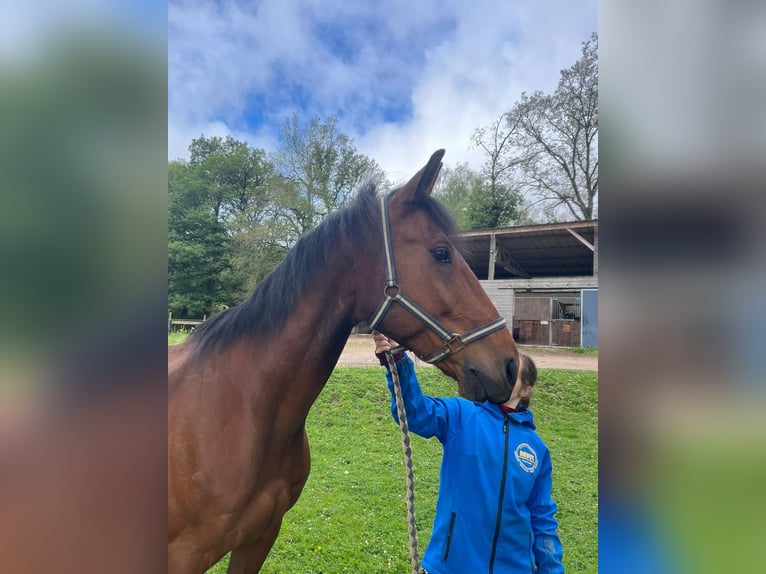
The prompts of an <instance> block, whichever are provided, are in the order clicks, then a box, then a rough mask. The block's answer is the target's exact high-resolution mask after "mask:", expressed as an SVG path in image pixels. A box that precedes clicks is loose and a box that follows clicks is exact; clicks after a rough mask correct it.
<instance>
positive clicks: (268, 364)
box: [168, 150, 518, 574]
mask: <svg viewBox="0 0 766 574" xmlns="http://www.w3.org/2000/svg"><path fill="white" fill-rule="evenodd" d="M443 155H444V150H439V151H438V152H436V153H435V154H434V155H433V156H432V157H431V159H430V161H429V162H428V164H427V165H426V166H425V167H424V168H423V169H421V170H420V171H419V172H418V173H417V174H416V175H415V176H414V177H413V178H412V179H411V180H410V181H409V182H408V183H407V184H406V185H404V186H403V187H401V188H399V189H397V190H395V191H393V192H391V193H390V194H389V195H388V196H387V197H384V198H382V199H379V198H378V197H377V194H376V190H375V186H374V185H368V186H367V187H366V188H364V189H362V190H361V191H360V192H359V194H358V195H357V197H356V199H355V200H354V201H353V202H352V203H351V205H349V206H348V207H346V208H344V209H342V210H340V211H338V212H335V213H333V214H331V215H330V216H328V217H327V218H326V219H325V221H324V222H323V223H322V224H321V225H319V226H318V227H317V228H316V229H314V230H313V231H311V232H310V233H308V234H307V235H305V236H304V237H303V238H301V239H300V241H298V243H297V244H296V246H295V247H294V248H293V249H292V250H291V251H290V253H289V254H288V255H287V257H286V259H285V260H284V262H283V263H282V264H281V265H280V266H279V267H278V268H277V269H276V270H275V271H274V272H273V273H272V274H271V275H270V276H269V277H268V278H267V279H266V280H265V281H263V283H262V284H261V285H260V286H259V287H258V288H257V289H256V290H255V292H254V293H253V294H252V296H251V297H250V298H249V299H248V300H247V301H245V302H244V303H242V304H241V305H239V306H237V307H234V308H232V309H229V310H226V311H224V312H222V313H220V314H218V315H216V316H214V317H212V318H210V319H209V320H208V321H207V322H206V323H204V324H202V325H201V326H200V327H199V328H198V329H197V331H196V332H195V333H194V334H193V335H192V336H191V337H190V338H189V339H188V340H187V341H186V342H185V343H183V344H181V345H178V346H175V347H171V348H170V349H169V353H168V384H169V391H168V392H169V397H168V399H169V420H168V570H169V572H170V573H171V574H173V573H199V572H204V571H205V570H206V569H207V568H209V567H210V566H211V565H212V564H214V563H215V562H216V561H218V560H219V559H220V558H221V557H222V556H223V555H224V554H225V553H226V552H228V551H230V550H232V554H231V562H230V565H229V572H232V573H249V572H258V571H259V570H260V568H261V565H262V564H263V562H264V560H265V559H266V556H267V554H268V552H269V549H270V548H271V546H272V545H273V543H274V540H275V539H276V537H277V534H278V533H279V529H280V526H281V524H282V517H283V515H284V514H285V512H287V510H288V509H289V508H290V507H291V506H292V505H293V504H294V503H295V502H296V500H297V499H298V496H299V495H300V493H301V490H302V489H303V486H304V484H305V482H306V479H307V478H308V475H309V468H310V460H309V445H308V439H307V436H306V430H305V423H306V417H307V415H308V413H309V409H310V408H311V406H312V404H313V403H314V401H315V400H316V398H317V396H318V395H319V393H320V391H321V390H322V387H323V386H324V384H325V383H326V382H327V379H328V378H329V377H330V374H331V373H332V370H333V368H334V367H335V364H336V362H337V361H338V358H339V357H340V354H341V352H342V350H343V347H344V345H345V343H346V340H347V338H348V336H349V334H350V332H351V329H352V328H353V327H354V325H356V324H358V323H360V322H362V321H368V322H369V323H370V324H372V325H374V326H375V327H376V328H377V329H378V330H380V331H382V332H384V333H386V334H387V335H388V336H390V337H391V338H393V339H395V340H397V341H400V342H401V343H403V344H404V345H405V346H406V347H408V348H409V349H412V351H413V352H415V353H416V354H418V355H419V356H421V357H425V358H426V360H430V361H431V362H434V363H437V366H438V367H439V368H440V369H441V370H442V371H443V372H445V373H446V374H447V375H449V376H451V377H453V378H454V379H455V380H456V381H457V383H458V388H459V391H460V393H461V394H462V395H463V396H465V397H467V398H470V399H473V400H491V401H494V402H502V401H505V400H506V399H507V398H508V397H509V396H510V392H511V388H512V384H513V381H514V380H515V379H516V370H517V364H518V352H517V351H516V347H515V345H514V343H513V338H512V337H511V335H510V333H509V331H508V329H506V328H504V327H505V323H504V320H502V319H498V316H497V311H496V309H495V307H494V306H493V305H492V303H491V301H490V300H489V298H488V297H487V295H486V293H485V292H484V290H483V289H482V287H481V285H480V284H479V282H478V280H477V279H476V277H475V276H474V274H473V273H472V272H471V270H470V268H469V267H468V265H467V264H466V263H465V261H464V260H463V258H462V257H461V255H460V253H459V252H458V250H457V249H456V247H455V245H454V244H453V242H452V238H453V237H454V235H455V234H456V233H457V231H458V230H457V229H456V227H455V225H454V223H453V221H452V219H451V218H450V217H449V215H448V214H447V212H446V210H445V209H444V207H443V206H441V205H440V204H439V203H438V202H437V201H436V200H435V199H433V198H432V197H431V190H432V189H433V185H434V182H435V180H436V177H437V175H438V173H439V169H440V168H441V158H442V156H443ZM394 254H395V255H396V259H395V263H394ZM397 277H398V278H400V279H401V281H400V282H398V281H397ZM456 333H462V334H463V335H456ZM479 339H480V340H479ZM477 340H478V342H476V341H477ZM468 343H473V344H470V345H468V346H466V345H467V344H468ZM458 351H459V352H458Z"/></svg>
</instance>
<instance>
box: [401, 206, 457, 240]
mask: <svg viewBox="0 0 766 574" xmlns="http://www.w3.org/2000/svg"><path fill="white" fill-rule="evenodd" d="M391 231H392V234H393V235H394V236H396V235H397V234H398V235H400V236H401V237H402V238H403V239H405V240H407V241H420V242H422V241H429V240H433V239H436V238H439V239H447V234H446V233H445V232H444V230H442V229H441V228H440V227H439V225H438V223H437V222H436V220H435V219H434V218H433V216H432V215H431V214H430V213H428V211H427V210H425V209H417V208H416V209H410V210H408V211H407V212H406V214H405V215H404V216H403V217H400V218H398V219H397V221H392V230H391Z"/></svg>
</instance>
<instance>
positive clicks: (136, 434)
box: [0, 0, 766, 573]
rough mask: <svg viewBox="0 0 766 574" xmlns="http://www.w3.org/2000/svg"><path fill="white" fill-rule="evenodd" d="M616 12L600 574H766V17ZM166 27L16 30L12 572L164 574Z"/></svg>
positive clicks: (11, 53)
mask: <svg viewBox="0 0 766 574" xmlns="http://www.w3.org/2000/svg"><path fill="white" fill-rule="evenodd" d="M600 12H601V13H600V27H599V35H600V64H601V70H600V78H601V85H600V93H601V109H602V122H603V126H602V132H601V135H600V138H601V142H600V143H601V163H602V165H601V168H602V169H601V171H602V178H603V183H602V186H601V187H603V189H604V190H605V195H604V197H602V198H601V200H600V212H601V213H600V220H601V221H600V245H601V265H600V267H601V279H600V282H601V310H600V317H601V325H600V327H599V330H600V333H601V341H600V345H599V346H600V352H599V355H600V366H601V371H602V374H601V377H600V388H601V392H600V411H599V418H600V455H599V460H600V462H599V467H600V495H601V496H600V498H601V500H600V544H599V554H600V571H601V572H606V573H611V572H620V573H626V572H655V573H660V572H693V573H706V572H710V573H713V572H716V573H717V572H728V571H734V570H745V569H746V570H747V571H751V572H760V571H766V559H765V558H764V557H763V555H762V553H761V552H760V545H761V543H762V540H763V533H764V527H763V523H762V517H763V516H764V515H766V503H765V502H764V496H763V494H762V492H761V489H762V486H763V485H764V484H766V417H765V416H764V415H765V414H766V412H765V411H766V388H765V383H766V376H765V373H764V357H766V336H765V335H764V329H765V328H766V305H764V302H763V294H764V293H766V265H764V262H766V231H764V213H765V212H766V193H764V191H765V190H766V187H765V186H764V183H765V180H766V177H765V176H766V174H765V173H764V171H766V167H764V166H766V161H765V160H766V157H764V156H766V107H765V106H764V105H763V102H764V101H766V97H765V96H766V4H764V3H761V2H750V1H742V0H733V1H731V0H729V1H726V2H724V1H723V0H707V1H695V2H691V1H683V0H663V1H662V2H659V1H657V0H649V1H646V2H640V3H637V2H627V1H616V0H604V1H603V2H602V4H601V8H600ZM165 30H166V7H165V6H164V5H163V6H157V5H153V4H150V3H146V2H109V1H99V0H92V1H91V0H87V1H75V2H63V3H60V2H59V3H54V2H50V1H43V2H38V3H35V5H34V6H31V5H30V4H29V3H23V4H22V3H21V2H17V1H15V0H12V1H11V2H10V5H9V6H7V7H6V8H5V10H4V18H3V19H2V20H0V126H1V128H0V305H2V307H1V308H0V508H3V512H2V516H0V555H1V556H3V560H4V568H3V569H4V570H7V571H11V572H47V571H51V569H52V567H53V566H54V565H55V569H56V571H58V572H70V571H71V572H75V571H77V572H91V571H93V572H103V571H110V572H123V571H124V572H137V571H141V572H149V571H155V570H160V571H161V570H162V569H164V564H165V556H164V547H165V536H166V535H165V482H164V481H165V458H164V457H165V433H166V421H165V417H166V410H165V409H166V407H165V399H166V396H165V392H166V391H165V370H164V366H163V365H164V357H165V352H166V342H165V337H166V335H165V329H166V265H167V252H166V249H167V243H166V229H167V228H166V221H167V220H166V213H167V207H166V183H167V180H166V178H167V171H166V169H167V149H166V147H167V144H166V141H167V140H166V128H167V119H166V111H167V78H166V39H165V38H166V36H165V34H166V33H165ZM43 549H45V551H43Z"/></svg>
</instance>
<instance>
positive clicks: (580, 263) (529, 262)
mask: <svg viewBox="0 0 766 574" xmlns="http://www.w3.org/2000/svg"><path fill="white" fill-rule="evenodd" d="M597 235H598V220H592V221H575V222H568V223H548V224H542V225H525V226H520V227H503V228H498V229H479V230H475V231H465V232H463V233H462V234H461V237H462V241H463V244H464V247H465V251H464V255H465V259H466V261H467V262H468V265H469V266H470V267H471V269H472V270H473V272H474V273H475V274H476V276H477V277H478V278H479V279H488V278H491V277H489V275H490V273H489V260H490V252H491V249H492V238H493V236H494V238H495V250H496V257H495V259H496V260H495V265H494V279H518V278H522V279H529V278H535V277H573V276H592V275H597V271H598V256H597V253H598V242H597ZM594 253H595V254H596V255H595V256H594ZM594 260H595V262H596V273H594Z"/></svg>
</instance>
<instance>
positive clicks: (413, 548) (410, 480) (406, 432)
mask: <svg viewBox="0 0 766 574" xmlns="http://www.w3.org/2000/svg"><path fill="white" fill-rule="evenodd" d="M385 355H386V363H387V364H388V370H389V371H390V372H391V378H392V379H393V381H394V397H395V398H396V414H397V415H398V417H399V429H400V430H401V431H402V451H403V452H404V467H405V471H406V474H407V534H408V535H409V540H410V565H411V566H412V574H418V573H419V572H420V557H419V554H418V533H417V531H416V530H415V480H414V475H413V472H412V449H411V448H410V429H409V426H408V425H407V411H406V410H405V408H404V396H403V395H402V384H401V382H400V380H399V371H398V370H397V369H396V361H394V357H393V355H392V353H391V351H386V352H385Z"/></svg>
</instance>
